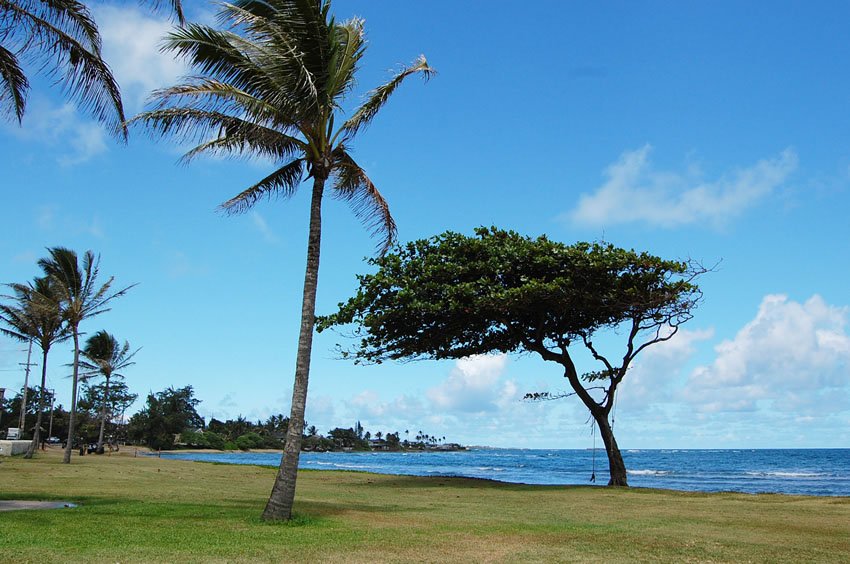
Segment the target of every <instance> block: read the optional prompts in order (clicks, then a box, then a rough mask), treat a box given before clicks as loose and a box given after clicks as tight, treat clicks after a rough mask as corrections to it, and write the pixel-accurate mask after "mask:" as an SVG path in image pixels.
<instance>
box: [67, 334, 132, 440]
mask: <svg viewBox="0 0 850 564" xmlns="http://www.w3.org/2000/svg"><path fill="white" fill-rule="evenodd" d="M137 352H139V349H136V350H135V351H133V352H130V343H129V342H127V341H124V344H123V345H121V344H119V343H118V340H117V339H116V338H115V337H113V336H112V335H110V334H109V333H107V332H106V331H98V332H97V333H95V334H94V335H92V336H91V337H89V338H88V340H87V341H86V345H85V347H83V350H82V351H80V354H82V355H83V357H85V358H84V360H80V366H81V367H83V368H84V369H85V370H87V371H88V373H87V374H85V375H84V376H83V377H84V378H86V379H87V378H90V377H92V376H96V375H99V376H103V378H104V380H105V385H104V388H103V398H102V400H103V404H102V405H101V407H100V433H99V434H98V437H97V452H101V449H102V448H103V431H104V429H105V428H106V417H107V406H108V405H109V380H110V379H112V378H123V377H124V375H123V374H120V373H119V372H118V371H119V370H123V369H125V368H127V367H128V366H132V365H134V364H136V363H135V362H132V360H133V357H134V356H136V353H137Z"/></svg>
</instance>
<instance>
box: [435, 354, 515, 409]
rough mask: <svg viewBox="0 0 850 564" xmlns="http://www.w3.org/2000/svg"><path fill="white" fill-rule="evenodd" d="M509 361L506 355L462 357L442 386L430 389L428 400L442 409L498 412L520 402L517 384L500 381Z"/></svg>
mask: <svg viewBox="0 0 850 564" xmlns="http://www.w3.org/2000/svg"><path fill="white" fill-rule="evenodd" d="M506 362H507V355H504V354H499V355H474V356H470V357H467V358H462V359H460V360H458V361H457V362H456V363H455V367H454V369H452V371H451V373H449V376H448V378H447V379H446V380H445V381H444V382H443V383H442V384H440V385H439V386H436V387H434V388H431V389H430V390H428V392H427V396H428V399H429V400H431V402H432V403H433V404H434V406H435V407H436V408H438V409H441V410H447V411H462V412H481V411H494V410H496V409H498V408H499V407H500V406H501V405H504V404H505V403H506V402H507V401H512V400H516V399H518V394H517V387H516V384H514V383H513V382H511V381H504V382H500V380H501V377H502V373H503V372H504V369H505V364H506Z"/></svg>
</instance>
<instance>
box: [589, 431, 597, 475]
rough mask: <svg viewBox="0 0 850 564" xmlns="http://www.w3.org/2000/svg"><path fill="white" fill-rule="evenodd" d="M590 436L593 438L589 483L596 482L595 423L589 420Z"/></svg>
mask: <svg viewBox="0 0 850 564" xmlns="http://www.w3.org/2000/svg"><path fill="white" fill-rule="evenodd" d="M590 434H591V435H592V436H593V455H592V458H593V470H591V472H590V481H591V482H596V421H593V420H592V419H591V423H590Z"/></svg>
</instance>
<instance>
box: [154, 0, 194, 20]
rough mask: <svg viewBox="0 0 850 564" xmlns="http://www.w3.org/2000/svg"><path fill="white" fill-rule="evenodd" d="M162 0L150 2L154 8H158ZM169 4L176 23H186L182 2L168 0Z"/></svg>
mask: <svg viewBox="0 0 850 564" xmlns="http://www.w3.org/2000/svg"><path fill="white" fill-rule="evenodd" d="M162 1H163V0H151V1H150V4H151V6H152V7H153V9H154V10H159V8H160V6H162ZM168 4H169V5H170V6H171V13H172V14H174V17H175V18H177V23H178V24H179V25H180V26H184V25H186V17H185V16H184V15H183V3H182V2H181V1H180V0H168Z"/></svg>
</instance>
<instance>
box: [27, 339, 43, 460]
mask: <svg viewBox="0 0 850 564" xmlns="http://www.w3.org/2000/svg"><path fill="white" fill-rule="evenodd" d="M46 387H47V350H44V351H42V355H41V392H40V393H39V395H38V415H37V416H36V418H35V432H33V434H32V442H30V446H29V448H28V449H27V453H26V454H25V455H24V458H32V457H33V455H34V454H35V451H36V449H38V442H39V441H40V440H41V415H42V413H43V412H44V389H45V388H46Z"/></svg>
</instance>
